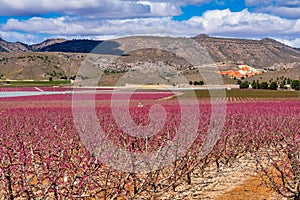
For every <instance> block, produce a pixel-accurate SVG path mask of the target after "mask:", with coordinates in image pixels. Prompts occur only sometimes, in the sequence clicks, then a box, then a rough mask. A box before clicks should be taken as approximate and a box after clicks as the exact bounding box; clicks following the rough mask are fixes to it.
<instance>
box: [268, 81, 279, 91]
mask: <svg viewBox="0 0 300 200" xmlns="http://www.w3.org/2000/svg"><path fill="white" fill-rule="evenodd" d="M277 89H278V84H277V82H274V81H273V82H272V83H271V84H270V90H277Z"/></svg>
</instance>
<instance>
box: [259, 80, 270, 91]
mask: <svg viewBox="0 0 300 200" xmlns="http://www.w3.org/2000/svg"><path fill="white" fill-rule="evenodd" d="M260 88H261V89H264V90H266V89H269V84H268V83H267V82H262V83H261V84H260Z"/></svg>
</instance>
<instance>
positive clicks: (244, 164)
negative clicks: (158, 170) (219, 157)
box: [159, 158, 282, 200]
mask: <svg viewBox="0 0 300 200" xmlns="http://www.w3.org/2000/svg"><path fill="white" fill-rule="evenodd" d="M254 169H255V162H254V161H253V160H247V159H246V158H245V159H243V160H241V161H240V162H237V163H235V164H234V165H233V166H231V167H226V168H224V169H222V170H221V171H220V172H216V168H215V167H212V168H211V169H210V170H209V171H208V172H207V173H205V174H204V176H201V175H197V174H195V175H194V178H193V181H192V185H183V186H180V187H178V188H177V190H176V191H175V192H169V193H167V194H162V196H160V197H159V199H164V200H166V199H170V200H171V199H176V200H177V199H178V200H179V199H195V200H196V199H204V200H213V199H214V200H252V199H257V200H263V199H266V200H277V199H282V198H280V197H278V196H277V195H276V194H275V193H274V192H273V191H271V190H270V189H269V188H267V187H266V186H264V185H263V184H261V180H260V178H259V177H258V176H256V174H255V170H254Z"/></svg>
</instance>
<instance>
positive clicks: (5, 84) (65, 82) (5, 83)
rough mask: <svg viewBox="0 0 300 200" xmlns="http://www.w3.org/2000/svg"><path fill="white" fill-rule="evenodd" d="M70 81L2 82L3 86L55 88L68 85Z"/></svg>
mask: <svg viewBox="0 0 300 200" xmlns="http://www.w3.org/2000/svg"><path fill="white" fill-rule="evenodd" d="M67 84H69V81H66V80H59V81H0V85H1V86H8V87H11V86H54V85H67Z"/></svg>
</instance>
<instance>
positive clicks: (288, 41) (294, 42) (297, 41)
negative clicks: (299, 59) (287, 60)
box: [275, 38, 300, 48]
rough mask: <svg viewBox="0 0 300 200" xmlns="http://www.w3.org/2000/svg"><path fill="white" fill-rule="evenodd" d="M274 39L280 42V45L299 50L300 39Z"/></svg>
mask: <svg viewBox="0 0 300 200" xmlns="http://www.w3.org/2000/svg"><path fill="white" fill-rule="evenodd" d="M275 39H276V40H278V41H279V42H282V43H284V44H286V45H288V46H291V47H297V48H300V38H296V39H282V38H275Z"/></svg>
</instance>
